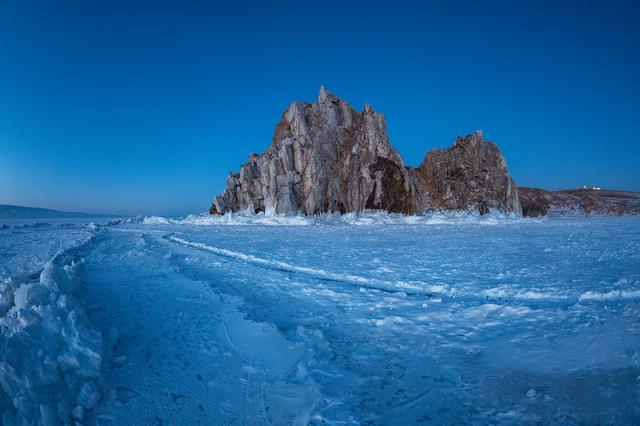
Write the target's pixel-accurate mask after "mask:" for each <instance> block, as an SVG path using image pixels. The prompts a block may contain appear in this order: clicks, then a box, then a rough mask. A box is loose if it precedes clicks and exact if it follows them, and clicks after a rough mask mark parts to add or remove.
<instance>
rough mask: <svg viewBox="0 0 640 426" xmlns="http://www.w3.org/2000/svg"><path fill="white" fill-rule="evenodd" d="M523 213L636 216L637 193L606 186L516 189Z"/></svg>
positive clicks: (639, 209)
mask: <svg viewBox="0 0 640 426" xmlns="http://www.w3.org/2000/svg"><path fill="white" fill-rule="evenodd" d="M519 194H520V202H521V204H522V214H523V215H524V216H531V217H535V216H547V215H591V214H597V215H614V216H622V215H638V214H640V193H637V192H629V191H615V190H609V189H567V190H564V191H547V190H544V189H538V188H520V191H519Z"/></svg>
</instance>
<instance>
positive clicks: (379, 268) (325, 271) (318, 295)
mask: <svg viewBox="0 0 640 426" xmlns="http://www.w3.org/2000/svg"><path fill="white" fill-rule="evenodd" d="M227 225H241V226H227ZM54 228H55V229H57V228H56V227H53V228H52V227H47V226H39V227H31V228H29V231H26V230H25V229H21V230H19V229H17V228H9V229H5V230H0V241H4V242H3V244H4V245H3V246H2V247H3V250H4V248H9V247H11V246H12V241H15V244H21V245H22V246H21V247H25V249H24V250H16V251H12V250H11V249H8V250H6V253H7V254H8V256H6V257H2V263H0V267H2V268H4V269H2V270H3V271H7V274H8V275H5V277H9V276H10V277H15V276H18V275H20V276H21V277H23V278H20V280H22V281H21V282H23V283H30V284H29V285H30V287H27V288H28V291H26V289H27V288H25V290H20V291H18V297H17V299H18V302H17V303H18V304H19V305H20V306H28V305H29V304H30V302H28V301H29V300H34V301H37V304H36V305H37V306H39V307H41V306H45V307H51V306H53V305H52V304H46V303H47V300H48V299H47V294H48V293H47V291H44V290H42V288H41V287H40V286H41V285H46V286H47V288H56V289H57V290H56V291H64V292H65V294H67V292H68V293H69V296H68V297H65V298H58V300H57V301H56V304H55V309H65V312H66V311H68V312H69V314H67V319H66V322H65V324H66V326H67V327H70V326H71V325H72V324H73V325H74V327H75V329H76V330H77V333H74V332H72V330H71V329H70V330H69V332H68V333H66V334H65V336H64V338H63V339H62V340H61V341H60V340H51V338H50V336H49V335H48V334H46V333H42V334H37V335H36V334H34V335H33V336H31V340H29V341H28V342H27V341H25V343H24V345H25V348H28V347H29V346H28V345H29V344H30V343H29V342H31V343H33V342H34V341H35V340H34V339H36V338H37V339H39V340H38V345H40V347H47V345H53V344H54V343H55V344H57V345H60V344H62V345H63V346H64V347H65V348H69V350H65V351H61V352H59V355H61V356H58V357H57V358H55V359H54V358H51V359H50V360H49V361H46V360H43V362H40V363H37V365H38V368H37V370H36V369H34V370H33V372H32V373H31V374H32V375H33V377H35V378H37V380H40V381H42V382H45V381H51V383H58V382H57V381H56V380H57V378H56V374H58V376H60V374H61V373H60V372H61V371H64V369H67V368H71V369H73V371H74V375H73V377H75V378H77V380H78V381H80V382H81V383H80V382H78V383H76V384H75V386H74V387H73V389H74V392H75V393H74V397H73V399H71V398H70V397H69V398H68V404H67V406H65V407H64V408H65V409H66V410H68V415H69V416H70V417H72V418H75V419H81V420H82V421H83V422H86V423H88V424H153V423H163V424H197V423H202V424H211V423H216V424H229V423H247V424H269V423H271V424H283V423H286V424H291V423H293V424H309V423H310V424H324V423H329V424H336V423H339V424H362V423H369V424H389V423H394V424H416V423H436V424H443V423H445V424H447V423H448V424H522V423H534V424H535V423H541V424H580V423H584V424H598V423H605V424H637V423H638V422H640V316H639V314H640V312H639V311H640V219H638V218H609V219H604V218H569V219H561V218H557V219H537V220H529V219H521V218H517V217H511V216H500V215H490V216H488V217H481V216H473V215H463V214H452V215H434V216H430V217H403V216H394V215H384V214H380V213H370V214H364V215H347V216H322V217H312V218H307V217H279V216H268V215H233V216H223V217H210V216H189V217H186V218H183V219H169V218H159V217H153V218H135V219H131V220H124V221H113V222H112V223H111V224H109V225H104V226H98V227H93V228H92V227H86V226H85V227H84V228H82V229H81V230H80V231H78V232H81V233H89V234H90V235H92V236H93V239H92V240H91V241H90V242H88V243H86V244H84V245H82V246H81V248H80V249H79V250H78V251H73V250H72V251H71V252H72V253H73V256H72V257H73V259H70V257H69V256H67V257H66V259H67V260H66V261H58V263H57V264H58V265H62V264H64V265H67V268H66V269H65V268H64V266H62V267H61V268H59V267H56V268H53V269H52V272H55V273H51V274H49V273H47V274H46V275H47V277H52V278H53V279H52V281H51V282H49V281H47V279H48V278H46V277H45V279H42V278H41V277H39V276H37V277H36V278H33V277H32V278H29V275H28V272H29V271H36V272H37V271H38V270H39V271H46V270H47V268H46V266H45V265H46V264H47V261H48V260H47V258H46V257H47V256H49V255H50V254H51V252H50V251H49V250H48V249H47V247H48V245H47V244H49V243H47V244H43V245H42V247H40V248H37V247H36V246H37V244H35V243H34V245H33V246H30V245H29V244H30V243H29V241H34V242H35V241H37V239H38V238H36V236H37V234H36V233H40V234H41V235H40V237H39V238H41V239H42V240H43V241H49V242H50V243H51V244H55V243H54V241H58V240H60V241H71V240H72V239H73V238H75V237H73V235H74V233H75V232H76V231H77V230H76V229H75V228H68V229H65V230H63V231H61V233H60V234H58V236H57V237H51V234H49V233H50V232H53V231H52V229H54ZM78 229H80V228H78ZM56 232H57V231H56ZM3 233H6V234H3ZM21 233H22V234H21ZM25 233H34V234H33V235H32V236H31V237H26V236H25V235H23V234H25ZM2 238H5V239H4V240H2ZM30 238H31V239H30ZM79 240H81V238H79ZM74 250H75V249H74ZM51 251H56V250H55V249H51ZM2 253H5V251H3V252H2ZM21 253H22V254H21ZM40 253H42V254H40ZM65 253H69V251H66V252H65ZM54 255H55V253H54ZM54 255H52V256H54ZM50 258H51V257H49V259H50ZM79 258H82V259H83V260H82V261H81V262H80V261H78V259H79ZM20 259H23V263H21V260H20ZM38 259H42V261H40V263H39V262H38ZM68 260H76V263H75V264H74V263H73V262H69V261H68ZM21 265H23V266H21ZM24 265H26V266H24ZM29 265H32V266H29ZM33 265H40V266H39V268H36V269H33ZM74 265H75V266H74ZM63 271H64V273H63ZM25 274H26V275H25ZM41 275H42V273H41ZM65 277H67V278H68V280H67V279H66V278H65ZM74 277H76V278H74ZM13 279H14V278H11V280H13ZM11 280H10V282H11V286H14V287H15V288H13V287H11V286H10V287H11V288H12V289H13V292H15V291H16V289H18V288H21V287H20V285H17V286H16V285H15V283H14V282H13V281H11ZM18 281H19V280H18ZM80 282H81V283H82V285H78V283H80ZM46 283H49V284H46ZM36 284H37V285H36ZM12 294H13V293H12ZM71 294H75V299H74V297H72V296H71ZM0 300H2V299H0ZM10 303H11V304H13V303H14V299H13V298H11V301H10ZM59 306H60V307H59ZM11 309H13V308H11ZM51 309H53V308H51ZM41 312H44V311H43V310H42V309H39V310H35V311H34V310H33V309H32V310H30V312H25V314H24V315H21V316H15V318H13V317H11V316H10V315H7V317H11V318H13V319H12V320H15V321H16V323H15V324H18V323H20V322H21V321H22V322H25V323H29V321H32V319H31V318H32V316H33V315H36V314H37V315H40V313H41ZM71 312H78V313H77V314H74V315H76V317H75V318H74V319H73V320H71V319H69V318H68V317H69V315H70V313H71ZM82 312H84V313H86V318H85V317H84V316H83V315H81V313H82ZM83 326H84V327H87V328H85V329H83V328H82V327H83ZM12 327H20V326H19V325H12ZM92 329H94V330H99V331H100V332H101V334H102V336H104V339H102V340H103V346H102V353H101V356H102V359H101V360H102V362H101V364H100V369H99V372H100V376H99V377H95V375H96V369H95V368H96V366H97V363H96V358H95V355H96V354H98V350H95V351H94V350H92V348H95V343H96V341H95V340H92V338H91V336H95V334H93V333H92V332H91V330H92ZM0 348H1V346H0ZM81 348H82V349H81ZM1 350H2V349H0V351H1ZM21 350H23V351H25V353H27V354H29V353H30V352H29V350H28V349H24V348H23V349H21ZM52 352H53V350H52V351H45V353H52ZM45 361H46V362H45ZM14 362H15V366H16V367H15V368H18V369H19V368H22V367H21V366H22V365H23V364H21V361H20V360H19V359H15V360H14ZM29 371H31V370H29ZM7 377H9V376H7ZM72 381H73V380H72ZM20 386H22V385H18V387H20ZM5 393H6V391H5ZM23 400H24V401H29V399H28V398H27V399H23ZM3 401H4V402H3ZM3 403H4V404H5V405H0V407H5V406H9V407H15V405H14V402H13V401H12V400H11V398H10V397H9V396H6V395H5V396H0V404H3ZM34 407H35V406H34ZM37 408H38V410H35V409H34V410H33V412H36V411H37V413H38V414H37V415H38V416H40V417H39V418H40V419H42V420H43V421H44V420H45V419H51V418H53V419H54V420H55V419H56V417H55V416H57V415H59V413H58V411H55V412H53V414H52V409H51V406H50V404H39V405H38V407H37ZM12 409H13V410H15V408H12Z"/></svg>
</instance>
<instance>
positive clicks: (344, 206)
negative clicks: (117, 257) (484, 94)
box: [210, 87, 640, 216]
mask: <svg viewBox="0 0 640 426" xmlns="http://www.w3.org/2000/svg"><path fill="white" fill-rule="evenodd" d="M520 192H521V193H519V189H518V187H517V185H516V183H515V181H514V180H513V178H511V177H510V176H509V173H508V170H507V164H506V161H505V159H504V157H503V156H502V153H501V152H500V149H499V148H498V147H497V146H496V145H495V144H494V143H493V142H490V141H488V140H486V139H484V137H483V134H482V131H480V130H478V131H476V132H474V133H472V134H470V135H467V136H465V137H458V139H457V140H456V141H455V143H454V145H453V146H452V147H450V148H443V149H433V150H431V151H429V152H427V153H426V155H425V157H424V160H423V162H422V164H420V165H419V166H418V167H416V168H412V167H409V166H406V165H405V164H404V162H403V159H402V156H401V155H400V153H399V152H398V151H397V150H396V149H395V148H394V147H393V146H391V143H390V142H389V136H388V135H387V125H386V121H385V118H384V116H383V115H382V114H380V113H379V112H376V111H374V109H373V108H372V107H371V106H370V105H368V104H365V106H364V110H363V111H357V110H355V109H354V108H352V107H351V106H350V105H349V104H348V103H346V102H345V101H344V100H342V99H340V98H338V97H337V96H335V95H333V94H332V93H329V92H328V91H326V90H325V89H324V88H323V87H321V88H320V94H319V96H318V101H317V102H313V103H310V102H307V103H298V102H293V103H292V104H291V105H290V106H289V108H287V110H286V111H285V112H284V113H283V114H282V118H281V119H280V122H279V123H278V125H277V126H276V129H275V132H274V135H273V139H272V142H271V145H270V146H269V147H268V148H267V149H266V151H265V152H264V153H262V154H260V155H259V154H250V155H249V161H248V162H247V163H245V164H243V165H242V166H241V168H240V172H239V173H231V174H230V175H229V177H228V178H227V188H226V189H225V190H224V192H223V193H222V194H221V195H219V196H218V197H216V199H215V201H214V203H213V204H212V205H211V208H210V213H211V214H224V213H228V212H238V211H251V212H255V213H258V212H270V213H277V214H292V213H302V214H306V215H313V214H321V213H330V212H336V213H347V212H361V211H364V210H367V209H374V210H386V211H388V212H390V213H402V214H416V215H420V214H425V213H428V212H433V211H443V210H464V211H477V212H479V213H480V214H486V213H488V212H490V211H491V210H496V211H500V212H503V213H515V214H524V215H526V216H538V215H546V214H547V213H548V212H549V211H557V210H558V209H559V210H560V211H564V212H574V213H585V214H590V213H602V214H626V213H634V212H635V213H638V211H639V210H640V207H639V205H640V197H639V196H638V194H637V193H630V192H625V193H621V192H620V193H616V194H614V195H615V196H613V195H612V196H607V197H605V196H604V195H605V194H604V193H597V194H595V195H594V194H587V193H584V192H578V191H573V192H572V191H564V192H556V193H553V192H550V191H545V190H539V189H534V188H522V189H521V191H520ZM556 206H559V207H558V208H556Z"/></svg>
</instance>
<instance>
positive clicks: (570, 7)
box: [0, 0, 640, 215]
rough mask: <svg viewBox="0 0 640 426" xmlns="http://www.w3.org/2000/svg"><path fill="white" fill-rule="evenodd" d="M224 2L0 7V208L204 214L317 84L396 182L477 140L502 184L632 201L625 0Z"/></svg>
mask: <svg viewBox="0 0 640 426" xmlns="http://www.w3.org/2000/svg"><path fill="white" fill-rule="evenodd" d="M134 3H135V4H134ZM220 3H222V2H220ZM225 3H227V4H226V5H220V4H218V2H213V1H211V2H204V1H203V2H188V1H175V2H161V1H160V2H159V1H148V2H131V1H80V0H78V1H42V2H31V1H25V0H0V203H4V204H21V205H28V206H40V207H49V208H56V209H65V210H81V211H91V212H112V213H122V214H136V213H142V214H164V215H180V214H186V213H189V212H201V211H205V210H206V209H207V208H208V206H209V204H210V202H211V201H212V199H213V197H214V195H216V194H217V193H218V192H220V191H221V190H222V189H223V188H224V181H225V178H226V176H227V174H228V173H229V172H230V171H232V170H237V169H238V168H239V165H240V163H242V162H244V161H245V160H246V158H247V154H248V153H249V152H262V151H263V150H264V149H265V148H266V147H267V146H268V145H269V143H270V141H271V137H272V135H273V130H274V127H275V125H276V124H277V122H278V120H279V118H280V115H281V113H282V111H284V110H285V109H286V108H287V106H288V104H289V103H290V102H291V101H293V100H298V101H311V100H316V98H317V93H318V89H319V87H320V85H324V86H325V87H327V89H328V90H330V91H331V92H333V93H335V94H337V95H338V96H340V97H342V98H344V99H345V100H347V101H348V102H350V103H351V104H352V105H353V106H354V107H356V108H358V109H361V108H362V106H363V104H364V102H369V103H371V104H372V105H373V106H374V108H375V109H376V110H378V111H381V112H382V113H384V114H385V116H386V118H387V124H388V131H389V134H390V137H391V142H392V144H393V145H394V146H395V147H396V148H397V149H398V150H399V151H400V152H401V154H402V155H403V156H404V159H405V162H406V163H407V164H409V165H413V166H416V165H418V164H419V163H420V162H421V160H422V158H423V156H424V154H425V152H426V151H427V150H428V149H430V148H433V147H443V146H448V145H451V144H452V143H453V142H454V141H455V138H456V136H457V135H463V134H467V133H470V132H472V131H473V130H475V129H483V130H484V132H485V137H487V138H488V139H491V140H493V141H495V142H496V143H497V144H498V146H499V147H500V148H501V149H502V150H503V153H504V154H505V157H506V159H507V163H508V166H509V169H510V173H511V175H512V176H513V177H514V178H515V180H516V182H517V183H518V184H519V185H527V186H539V187H544V188H549V189H556V188H569V187H577V186H581V185H593V186H602V187H612V188H620V189H630V190H640V141H639V139H638V132H639V130H640V129H639V128H640V78H639V76H640V29H639V28H640V24H639V23H640V2H639V1H632V0H629V1H593V2H589V1H557V2H556V1H533V2H525V1H511V0H509V1H504V2H495V1H488V2H477V1H467V2H463V1H437V2H436V1H434V2H426V1H424V2H419V1H416V2H405V1H401V0H394V1H389V2H382V1H381V2H375V1H363V2H355V1H354V2H347V1H337V2H331V1H305V0H302V1H295V2H293V1H292V2H275V1H274V2H262V1H261V2H242V1H230V2H225Z"/></svg>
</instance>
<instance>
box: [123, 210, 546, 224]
mask: <svg viewBox="0 0 640 426" xmlns="http://www.w3.org/2000/svg"><path fill="white" fill-rule="evenodd" d="M133 221H134V222H137V223H143V224H146V225H196V226H204V225H262V226H314V225H351V226H376V225H449V224H451V225H454V224H461V223H462V224H475V225H499V224H505V223H523V222H525V223H528V222H532V221H536V222H538V221H540V219H530V218H527V219H525V218H522V217H521V216H518V215H516V214H504V213H500V212H497V211H494V212H492V213H490V214H487V215H480V214H478V213H477V212H464V211H460V212H445V213H433V214H429V215H424V216H415V215H414V216H406V215H402V214H395V213H387V212H383V211H365V212H364V213H347V214H343V215H340V214H336V213H327V214H322V215H316V216H303V215H296V216H291V215H289V216H287V215H273V214H264V213H257V214H254V213H248V212H241V213H228V214H225V215H209V214H206V213H203V214H199V215H188V216H186V217H185V218H166V217H161V216H147V217H144V218H136V219H133Z"/></svg>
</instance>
